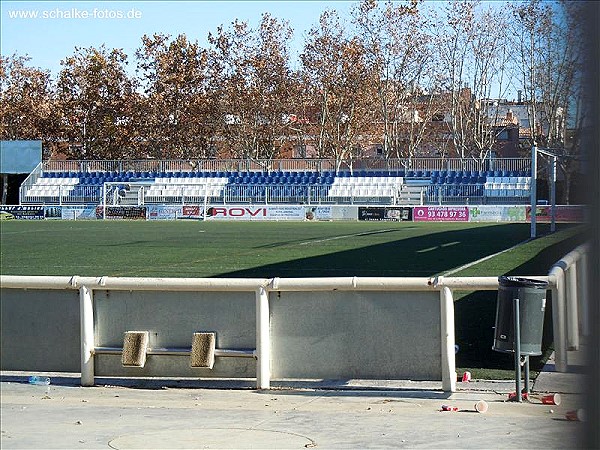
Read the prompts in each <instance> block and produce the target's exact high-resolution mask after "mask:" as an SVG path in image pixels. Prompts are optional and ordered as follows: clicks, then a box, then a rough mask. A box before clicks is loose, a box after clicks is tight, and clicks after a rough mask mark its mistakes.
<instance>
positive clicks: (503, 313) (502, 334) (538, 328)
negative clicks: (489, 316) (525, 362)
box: [492, 276, 548, 356]
mask: <svg viewBox="0 0 600 450" xmlns="http://www.w3.org/2000/svg"><path fill="white" fill-rule="evenodd" d="M498 282H499V284H500V286H499V288H498V302H497V303H496V329H495V331H494V345H493V347H492V349H493V350H495V351H498V352H505V353H514V351H515V346H514V339H515V337H514V318H513V301H514V299H515V298H518V299H519V324H520V330H521V332H520V337H521V355H530V356H535V355H541V354H542V334H543V330H544V311H545V310H546V289H547V288H548V283H547V282H545V281H538V280H532V279H528V278H519V277H505V276H502V277H499V278H498Z"/></svg>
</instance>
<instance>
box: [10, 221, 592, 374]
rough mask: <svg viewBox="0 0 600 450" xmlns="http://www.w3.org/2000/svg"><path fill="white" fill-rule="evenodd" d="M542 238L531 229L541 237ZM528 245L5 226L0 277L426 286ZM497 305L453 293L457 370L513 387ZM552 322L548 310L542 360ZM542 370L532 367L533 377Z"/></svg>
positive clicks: (276, 227)
mask: <svg viewBox="0 0 600 450" xmlns="http://www.w3.org/2000/svg"><path fill="white" fill-rule="evenodd" d="M547 231H548V227H547V225H544V224H540V226H539V233H540V235H542V234H543V233H546V232H547ZM529 233H530V226H529V224H447V223H412V222H399V223H397V222H335V223H330V222H317V223H312V222H302V223H299V222H293V223H292V222H243V223H240V222H217V221H207V222H200V221H178V222H135V221H131V222H129V221H97V222H96V221H90V222H85V221H78V222H74V221H6V222H0V235H1V242H2V248H1V263H0V269H1V273H2V274H4V275H8V274H11V275H80V276H104V275H106V276H152V277H275V276H278V277H315V276H405V277H407V276H432V275H436V274H443V273H446V272H448V271H450V270H452V269H455V268H458V267H461V266H463V265H465V264H467V263H470V262H472V261H475V260H478V259H480V258H483V257H485V256H488V255H491V254H495V253H497V252H501V251H503V250H505V249H507V248H510V247H512V246H514V245H516V244H519V243H523V242H525V241H527V240H528V238H529ZM584 239H585V234H584V233H583V232H582V228H581V227H573V226H568V225H560V226H559V232H558V233H555V234H552V235H547V236H544V237H541V238H539V239H536V240H533V241H530V242H526V243H524V244H523V245H520V246H518V247H516V248H514V249H512V250H510V251H507V252H505V253H502V254H500V255H498V256H496V257H494V258H491V259H488V260H486V261H483V262H481V263H479V264H475V265H473V266H471V267H468V268H465V269H463V270H461V271H459V272H457V273H455V274H454V275H456V276H498V275H504V274H511V275H512V274H514V275H545V274H547V273H548V270H549V268H550V266H551V265H552V263H554V262H556V261H557V260H558V259H560V258H561V257H562V256H563V255H565V254H566V253H568V252H569V251H570V250H572V249H573V248H574V247H576V246H577V245H578V244H580V243H581V242H583V240H584ZM496 295H497V294H496V293H495V292H489V291H488V292H486V291H481V292H474V293H467V292H456V293H455V311H456V319H455V323H456V342H457V343H458V345H459V347H460V350H459V352H458V354H457V367H459V369H458V370H459V372H460V371H464V370H470V371H471V372H472V374H473V376H474V377H475V378H509V379H510V378H511V377H512V376H513V375H512V374H513V372H512V369H511V368H512V365H513V362H512V355H508V354H502V353H498V352H494V351H492V350H491V347H492V343H493V326H494V321H495V307H496ZM547 304H551V302H548V303H547ZM550 314H551V311H550V308H547V312H546V324H545V327H544V330H545V335H544V345H543V348H544V349H545V350H547V349H548V348H549V347H550V345H551V341H552V336H551V333H549V331H548V330H551V324H550V323H549V318H550V317H551V316H550ZM543 361H544V359H543V358H533V359H532V366H533V367H532V369H533V370H534V371H535V370H539V368H540V366H541V364H542V363H543ZM460 368H463V369H460ZM465 368H468V369H465Z"/></svg>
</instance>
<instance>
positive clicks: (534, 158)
mask: <svg viewBox="0 0 600 450" xmlns="http://www.w3.org/2000/svg"><path fill="white" fill-rule="evenodd" d="M530 191H531V237H532V238H535V236H536V205H537V192H536V191H537V147H536V146H535V145H534V146H533V147H531V184H530Z"/></svg>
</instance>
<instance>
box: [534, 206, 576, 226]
mask: <svg viewBox="0 0 600 450" xmlns="http://www.w3.org/2000/svg"><path fill="white" fill-rule="evenodd" d="M535 218H536V220H537V221H539V222H550V221H551V220H552V207H551V206H539V205H538V206H537V208H536V213H535ZM527 221H531V206H528V207H527ZM556 221H557V222H584V221H585V209H584V207H583V206H566V205H559V206H557V207H556Z"/></svg>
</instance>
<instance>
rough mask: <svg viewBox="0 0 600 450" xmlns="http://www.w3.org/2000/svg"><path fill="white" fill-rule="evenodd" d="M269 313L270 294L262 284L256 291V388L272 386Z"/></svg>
mask: <svg viewBox="0 0 600 450" xmlns="http://www.w3.org/2000/svg"><path fill="white" fill-rule="evenodd" d="M269 315H270V314H269V294H268V292H267V290H266V289H265V288H264V287H262V286H261V287H260V288H258V289H257V291H256V356H257V361H256V389H270V388H271V339H270V326H269V325H270V324H269Z"/></svg>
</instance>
